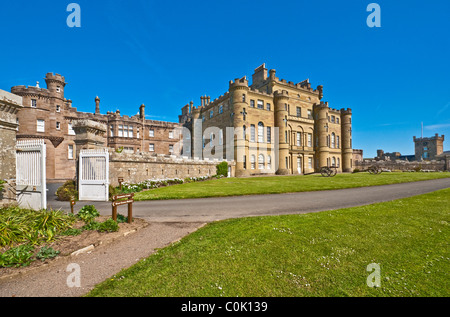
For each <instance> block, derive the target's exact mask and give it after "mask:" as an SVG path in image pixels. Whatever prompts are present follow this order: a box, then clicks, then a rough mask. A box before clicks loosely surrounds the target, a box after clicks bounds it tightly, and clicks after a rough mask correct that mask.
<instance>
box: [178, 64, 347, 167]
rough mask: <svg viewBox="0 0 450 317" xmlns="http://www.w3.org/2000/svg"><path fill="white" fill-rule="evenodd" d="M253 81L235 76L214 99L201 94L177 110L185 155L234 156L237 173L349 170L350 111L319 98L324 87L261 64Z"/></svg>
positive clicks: (321, 96)
mask: <svg viewBox="0 0 450 317" xmlns="http://www.w3.org/2000/svg"><path fill="white" fill-rule="evenodd" d="M252 80H253V82H252V84H251V85H249V81H248V80H247V78H246V77H242V78H237V79H235V80H234V81H230V82H229V89H228V91H227V92H225V94H224V95H222V96H220V97H218V98H217V99H215V100H213V101H211V98H210V97H208V96H203V97H201V104H200V105H199V106H198V107H194V105H193V102H191V103H190V104H188V105H186V106H184V107H183V108H182V114H181V115H180V116H179V121H180V123H182V124H183V125H184V127H185V128H186V129H187V130H188V131H189V134H190V139H189V141H188V142H185V143H184V147H183V149H184V153H185V155H189V156H192V157H215V158H227V159H234V160H235V161H236V175H237V176H248V175H256V174H264V173H276V174H304V173H311V172H314V171H318V170H319V169H320V167H323V166H333V165H334V166H337V167H338V170H339V171H344V172H349V171H351V170H352V153H353V151H352V140H351V139H352V136H351V127H352V124H351V117H352V112H351V109H340V110H337V109H333V108H330V107H329V105H328V102H323V101H321V100H322V98H323V86H321V85H319V86H317V88H316V89H313V88H311V84H310V83H309V80H304V81H302V82H300V83H297V84H294V83H293V82H290V81H289V82H288V81H286V80H284V79H279V78H278V77H276V71H275V70H274V69H271V70H269V71H268V70H267V69H266V67H265V64H263V65H261V66H260V67H258V68H256V69H255V72H254V74H253V76H252ZM227 128H233V131H234V133H233V134H231V133H228V132H227ZM277 131H278V133H276V132H277ZM183 134H184V135H186V134H187V133H186V132H183ZM231 139H233V140H234V142H228V141H233V140H231ZM276 141H277V142H276ZM230 144H231V145H230ZM208 147H209V148H213V149H211V151H209V150H210V149H209V148H208ZM230 152H231V153H232V154H231V155H230ZM277 162H278V164H276V163H277Z"/></svg>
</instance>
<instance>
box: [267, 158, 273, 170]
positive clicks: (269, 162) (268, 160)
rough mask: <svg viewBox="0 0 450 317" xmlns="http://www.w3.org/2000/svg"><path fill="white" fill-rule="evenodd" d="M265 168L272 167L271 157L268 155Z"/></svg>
mask: <svg viewBox="0 0 450 317" xmlns="http://www.w3.org/2000/svg"><path fill="white" fill-rule="evenodd" d="M267 169H268V170H270V169H272V157H271V156H270V155H268V156H267Z"/></svg>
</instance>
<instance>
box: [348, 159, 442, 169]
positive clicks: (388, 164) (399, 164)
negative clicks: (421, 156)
mask: <svg viewBox="0 0 450 317" xmlns="http://www.w3.org/2000/svg"><path fill="white" fill-rule="evenodd" d="M354 165H355V168H358V169H360V170H361V171H364V170H366V169H367V168H369V166H373V165H376V166H380V167H381V168H383V169H387V170H390V171H416V170H419V169H420V170H425V171H448V170H449V168H450V166H448V165H449V162H446V161H445V160H440V161H436V160H432V161H423V162H417V161H414V162H408V161H401V160H397V161H375V160H364V161H363V162H354ZM446 165H447V166H446Z"/></svg>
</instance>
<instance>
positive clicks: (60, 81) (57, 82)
mask: <svg viewBox="0 0 450 317" xmlns="http://www.w3.org/2000/svg"><path fill="white" fill-rule="evenodd" d="M45 82H46V83H47V90H48V91H49V92H50V95H51V96H52V97H56V98H60V99H62V100H64V87H65V86H66V85H67V83H66V81H65V79H64V77H63V76H61V75H60V74H54V75H53V73H47V75H45Z"/></svg>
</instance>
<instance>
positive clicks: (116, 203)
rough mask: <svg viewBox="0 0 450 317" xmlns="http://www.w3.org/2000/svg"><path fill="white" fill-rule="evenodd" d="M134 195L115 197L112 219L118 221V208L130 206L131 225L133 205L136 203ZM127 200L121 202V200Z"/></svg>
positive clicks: (129, 221) (129, 219)
mask: <svg viewBox="0 0 450 317" xmlns="http://www.w3.org/2000/svg"><path fill="white" fill-rule="evenodd" d="M133 197H134V193H131V194H123V195H115V196H113V197H112V218H113V220H114V221H117V206H121V205H128V223H131V221H132V218H133V203H134V199H133ZM125 198H126V199H127V200H120V199H125Z"/></svg>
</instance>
